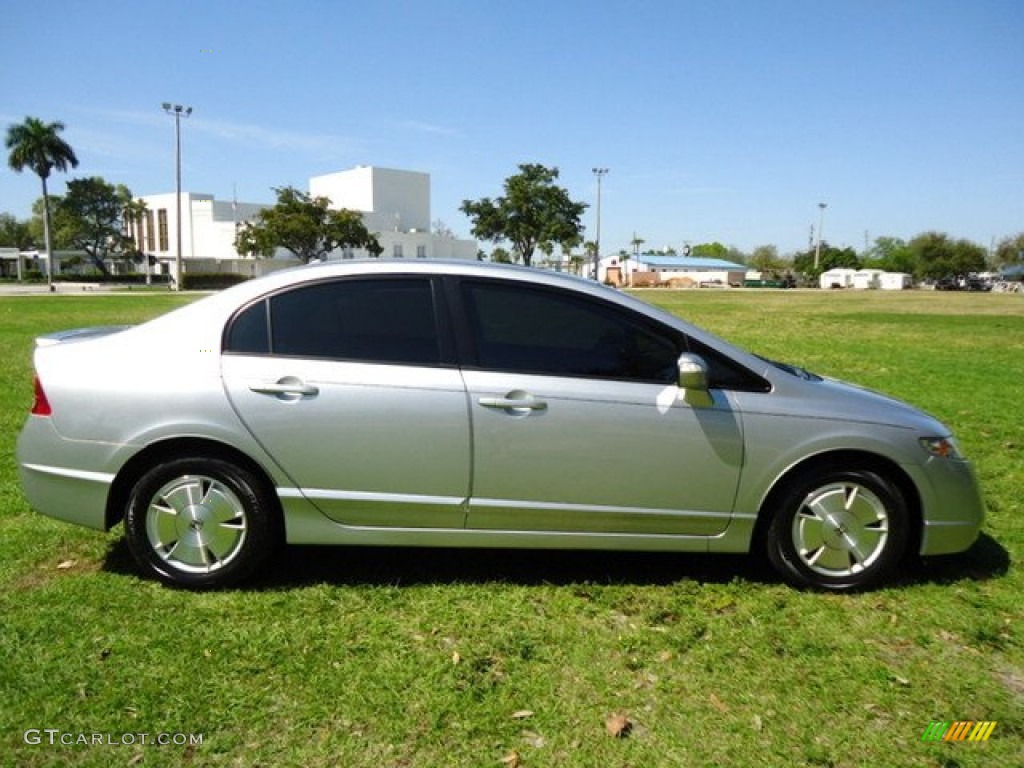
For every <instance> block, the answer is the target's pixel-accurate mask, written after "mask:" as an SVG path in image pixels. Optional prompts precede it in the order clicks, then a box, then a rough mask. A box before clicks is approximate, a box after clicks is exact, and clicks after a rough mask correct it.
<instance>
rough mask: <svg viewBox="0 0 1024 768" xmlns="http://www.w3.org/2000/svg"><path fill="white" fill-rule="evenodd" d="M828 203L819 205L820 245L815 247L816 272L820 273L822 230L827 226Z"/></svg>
mask: <svg viewBox="0 0 1024 768" xmlns="http://www.w3.org/2000/svg"><path fill="white" fill-rule="evenodd" d="M827 207H828V203H818V208H819V209H820V210H819V211H818V244H817V245H816V246H815V247H814V271H815V272H817V271H818V265H819V264H820V262H821V228H822V227H824V226H825V209H826V208H827Z"/></svg>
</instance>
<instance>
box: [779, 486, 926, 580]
mask: <svg viewBox="0 0 1024 768" xmlns="http://www.w3.org/2000/svg"><path fill="white" fill-rule="evenodd" d="M908 527H909V515H908V513H907V505H906V501H905V500H904V498H903V495H902V494H901V493H900V491H899V489H898V488H897V487H896V486H895V485H894V484H893V483H892V482H890V481H889V480H888V479H887V478H885V477H884V476H882V475H880V474H878V473H875V472H871V471H867V470H818V471H814V472H809V473H805V474H803V475H801V476H799V477H797V478H796V479H795V480H794V481H793V482H791V483H790V484H789V486H788V487H787V489H786V490H785V491H784V492H783V494H782V495H781V497H780V499H779V504H778V507H777V511H776V513H775V517H774V518H773V519H772V521H771V524H770V526H769V528H768V532H767V536H766V537H765V545H766V548H767V554H768V558H769V559H770V560H771V562H772V564H773V565H774V566H775V567H776V569H778V571H779V572H780V573H781V574H782V575H783V577H784V578H785V579H786V580H787V581H789V582H790V583H792V584H795V585H797V586H801V587H811V588H814V589H825V590H836V591H842V590H851V589H861V588H864V587H868V586H871V585H874V584H877V583H878V582H879V581H881V580H883V579H884V578H885V577H887V576H888V575H890V574H891V573H892V571H893V569H894V568H895V567H896V566H897V565H898V564H899V562H900V560H902V558H903V555H904V551H905V549H906V545H907V534H908Z"/></svg>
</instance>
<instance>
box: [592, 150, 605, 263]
mask: <svg viewBox="0 0 1024 768" xmlns="http://www.w3.org/2000/svg"><path fill="white" fill-rule="evenodd" d="M592 171H593V173H594V175H595V176H596V177H597V234H596V236H595V237H594V279H595V280H598V279H600V278H599V277H598V269H599V267H600V265H601V179H603V178H604V176H605V174H606V173H608V169H607V168H593V169H592Z"/></svg>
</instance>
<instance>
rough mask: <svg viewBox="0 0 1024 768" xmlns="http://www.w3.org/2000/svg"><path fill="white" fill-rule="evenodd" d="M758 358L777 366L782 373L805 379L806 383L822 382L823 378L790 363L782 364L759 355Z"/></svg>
mask: <svg viewBox="0 0 1024 768" xmlns="http://www.w3.org/2000/svg"><path fill="white" fill-rule="evenodd" d="M757 357H759V358H761V359H762V360H764V361H765V362H766V363H768V364H769V365H773V366H775V367H776V368H778V369H779V370H780V371H785V372H786V373H788V374H790V375H792V376H796V377H797V378H798V379H804V380H806V381H821V380H822V378H821V376H819V375H818V374H816V373H811V372H810V371H808V370H807V369H806V368H801V367H799V366H796V365H790V364H789V363H780V362H779V361H778V360H770V359H769V358H767V357H762V356H761V355H758V356H757Z"/></svg>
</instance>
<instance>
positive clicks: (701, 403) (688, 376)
mask: <svg viewBox="0 0 1024 768" xmlns="http://www.w3.org/2000/svg"><path fill="white" fill-rule="evenodd" d="M677 365H678V368H679V381H678V384H679V389H681V390H682V393H681V394H682V398H683V400H684V401H685V402H686V403H687V404H688V405H691V406H693V407H694V408H708V407H710V406H711V405H713V403H714V401H713V400H712V399H711V393H710V392H709V391H708V365H707V363H705V362H704V361H703V360H702V359H701V358H700V357H699V356H698V355H691V354H689V353H686V354H682V355H680V356H679V362H678V363H677Z"/></svg>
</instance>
